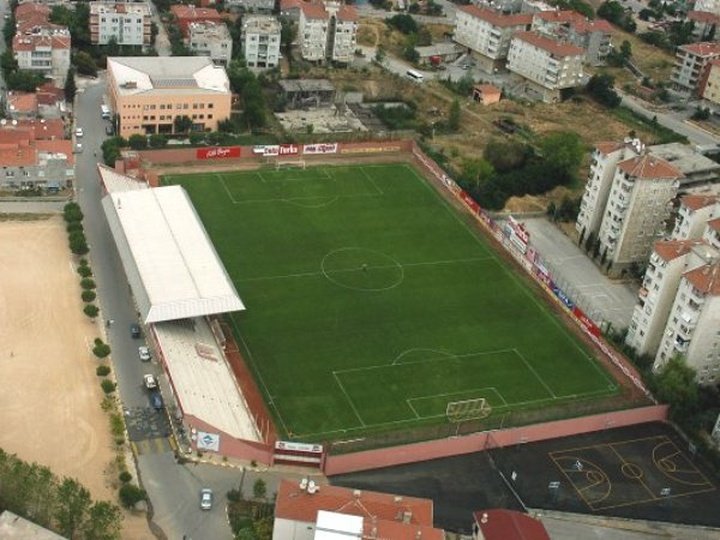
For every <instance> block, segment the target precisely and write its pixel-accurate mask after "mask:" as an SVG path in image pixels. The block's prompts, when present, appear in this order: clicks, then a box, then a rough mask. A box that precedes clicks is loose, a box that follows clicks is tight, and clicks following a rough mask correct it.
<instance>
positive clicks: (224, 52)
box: [187, 21, 233, 66]
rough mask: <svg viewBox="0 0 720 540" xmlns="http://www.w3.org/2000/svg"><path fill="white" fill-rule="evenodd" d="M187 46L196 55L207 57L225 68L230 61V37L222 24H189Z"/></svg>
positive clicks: (231, 49)
mask: <svg viewBox="0 0 720 540" xmlns="http://www.w3.org/2000/svg"><path fill="white" fill-rule="evenodd" d="M187 45H188V48H189V49H190V50H191V51H192V52H193V53H195V54H196V55H199V56H209V57H210V58H211V59H212V61H213V62H215V63H216V64H221V65H223V66H227V65H228V64H230V61H231V60H232V51H233V47H232V45H233V43H232V36H231V35H230V30H228V27H227V26H226V25H225V23H224V22H222V23H214V22H210V21H201V22H192V23H190V24H189V25H188V39H187Z"/></svg>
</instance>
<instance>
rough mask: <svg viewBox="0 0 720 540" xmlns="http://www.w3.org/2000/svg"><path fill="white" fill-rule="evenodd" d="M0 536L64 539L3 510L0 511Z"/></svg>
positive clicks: (9, 539)
mask: <svg viewBox="0 0 720 540" xmlns="http://www.w3.org/2000/svg"><path fill="white" fill-rule="evenodd" d="M0 538H3V539H4V540H14V539H17V540H64V539H65V537H64V536H60V535H59V534H55V533H54V532H52V531H49V530H47V529H45V528H44V527H41V526H40V525H36V524H35V523H33V522H32V521H28V520H27V519H25V518H22V517H20V516H18V515H17V514H14V513H12V512H11V511H10V510H5V511H4V512H1V513H0Z"/></svg>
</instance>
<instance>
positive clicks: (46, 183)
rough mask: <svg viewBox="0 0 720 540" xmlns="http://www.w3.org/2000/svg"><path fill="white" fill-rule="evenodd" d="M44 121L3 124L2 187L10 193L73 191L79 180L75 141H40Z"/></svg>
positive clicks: (0, 132)
mask: <svg viewBox="0 0 720 540" xmlns="http://www.w3.org/2000/svg"><path fill="white" fill-rule="evenodd" d="M42 125H43V122H42V121H41V120H32V121H27V122H18V121H13V122H7V121H5V120H3V121H1V122H0V163H2V165H3V167H2V170H0V187H1V188H2V189H6V190H23V189H30V188H48V187H51V186H58V187H59V188H63V187H69V186H71V185H72V181H73V179H74V177H75V170H74V167H73V165H74V156H73V153H72V141H70V140H67V139H48V138H43V139H39V138H37V137H36V133H37V132H38V131H39V132H40V133H42V132H43V131H44V130H43V129H42V128H41V126H42Z"/></svg>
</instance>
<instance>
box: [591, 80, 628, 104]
mask: <svg viewBox="0 0 720 540" xmlns="http://www.w3.org/2000/svg"><path fill="white" fill-rule="evenodd" d="M614 84H615V77H613V76H612V75H608V74H602V73H599V74H595V75H593V76H592V77H590V80H589V81H588V84H587V87H586V90H587V92H588V93H589V94H590V95H591V96H592V97H593V98H594V99H595V101H597V102H598V103H600V104H602V105H605V106H606V107H610V108H611V109H612V108H614V107H617V106H618V105H620V102H621V101H622V98H620V96H618V94H617V92H615V89H614Z"/></svg>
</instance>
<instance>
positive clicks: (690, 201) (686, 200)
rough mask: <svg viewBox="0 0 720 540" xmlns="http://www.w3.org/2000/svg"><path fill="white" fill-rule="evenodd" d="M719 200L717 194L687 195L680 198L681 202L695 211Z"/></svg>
mask: <svg viewBox="0 0 720 540" xmlns="http://www.w3.org/2000/svg"><path fill="white" fill-rule="evenodd" d="M717 201H718V197H717V195H685V196H684V197H682V198H681V199H680V204H681V205H682V206H685V207H686V208H689V209H690V210H693V211H694V210H699V209H700V208H705V207H706V206H711V205H713V204H715V203H716V202H717Z"/></svg>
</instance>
